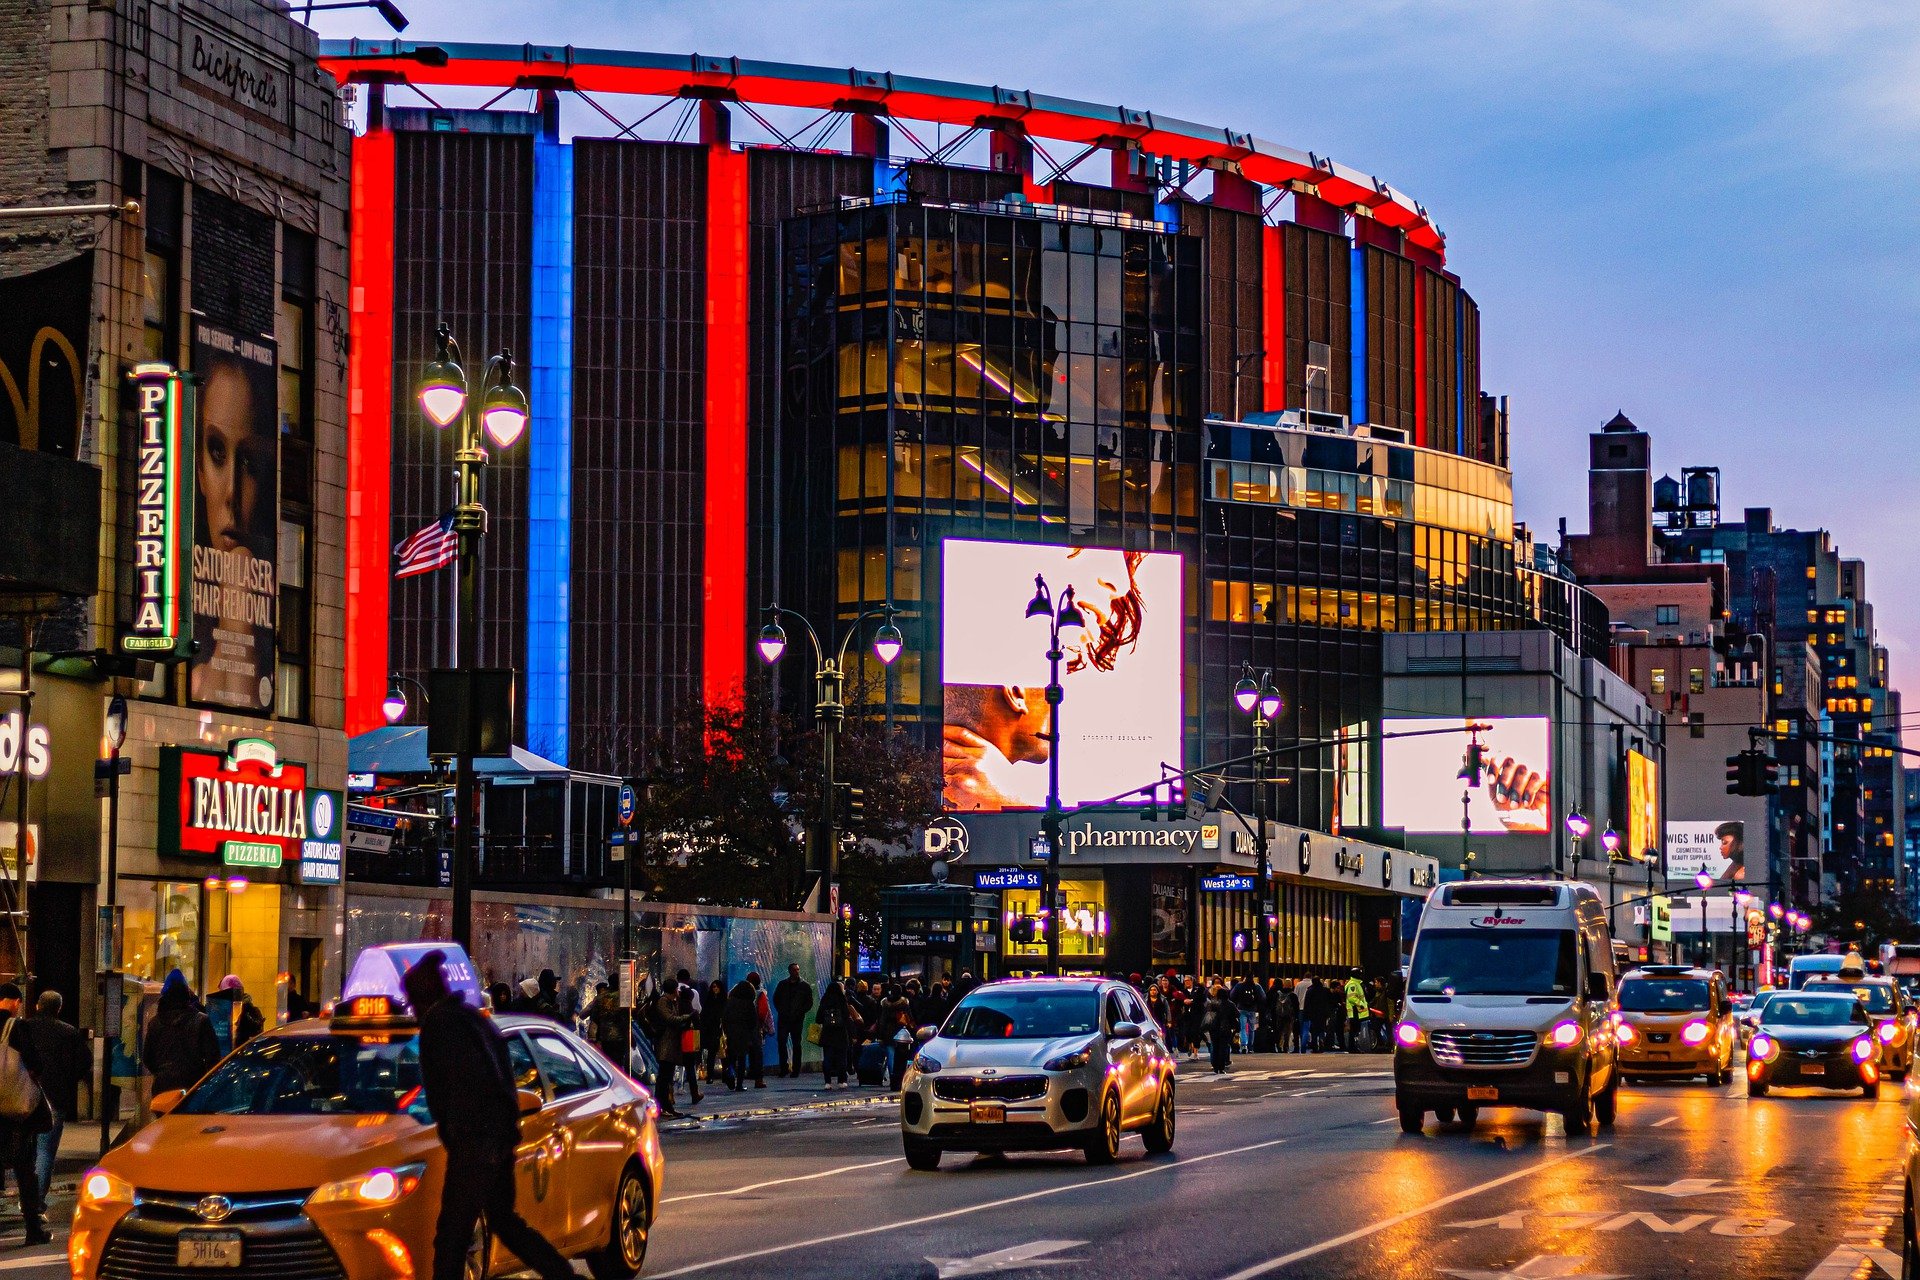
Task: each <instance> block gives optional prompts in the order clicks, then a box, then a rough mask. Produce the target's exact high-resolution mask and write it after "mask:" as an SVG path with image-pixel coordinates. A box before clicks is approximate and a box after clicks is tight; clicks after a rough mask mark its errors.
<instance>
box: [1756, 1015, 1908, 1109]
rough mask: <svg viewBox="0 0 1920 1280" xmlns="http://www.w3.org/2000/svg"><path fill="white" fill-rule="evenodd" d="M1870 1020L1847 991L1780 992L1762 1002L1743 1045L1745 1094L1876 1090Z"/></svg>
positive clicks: (1872, 1093) (1870, 1092)
mask: <svg viewBox="0 0 1920 1280" xmlns="http://www.w3.org/2000/svg"><path fill="white" fill-rule="evenodd" d="M1878 1058H1879V1054H1878V1052H1877V1046H1876V1045H1875V1043H1874V1038H1873V1021H1872V1019H1870V1018H1869V1017H1868V1016H1867V1011H1866V1010H1865V1009H1863V1008H1862V1007H1861V1005H1860V1002H1859V1001H1858V1000H1856V999H1854V998H1853V993H1852V992H1851V991H1848V992H1843V993H1835V994H1827V993H1825V992H1815V991H1794V992H1783V993H1782V994H1780V995H1778V996H1775V997H1774V998H1773V999H1772V1000H1770V1001H1769V1002H1768V1003H1767V1007H1766V1009H1765V1010H1764V1011H1763V1012H1762V1013H1761V1015H1760V1026H1759V1028H1758V1029H1757V1030H1756V1031H1755V1032H1754V1036H1753V1039H1752V1041H1751V1042H1749V1043H1748V1045H1747V1093H1748V1095H1749V1096H1750V1097H1755V1098H1764V1097H1766V1096H1767V1090H1769V1089H1771V1088H1775V1087H1784V1086H1807V1087H1810V1088H1818V1089H1858V1090H1860V1092H1862V1093H1864V1094H1865V1095H1866V1096H1867V1097H1869V1098H1873V1097H1878V1096H1879V1093H1880V1066H1879V1062H1878Z"/></svg>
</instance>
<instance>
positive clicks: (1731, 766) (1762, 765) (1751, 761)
mask: <svg viewBox="0 0 1920 1280" xmlns="http://www.w3.org/2000/svg"><path fill="white" fill-rule="evenodd" d="M1779 789H1780V766H1779V764H1778V763H1777V762H1776V761H1775V760H1774V758H1773V757H1772V756H1770V755H1768V754H1767V753H1766V752H1764V751H1762V750H1760V749H1759V748H1758V747H1748V748H1747V749H1746V750H1745V751H1742V752H1741V753H1740V754H1739V755H1737V756H1728V757H1727V794H1728V795H1730V796H1765V795H1772V794H1773V793H1774V792H1776V791H1778V790H1779Z"/></svg>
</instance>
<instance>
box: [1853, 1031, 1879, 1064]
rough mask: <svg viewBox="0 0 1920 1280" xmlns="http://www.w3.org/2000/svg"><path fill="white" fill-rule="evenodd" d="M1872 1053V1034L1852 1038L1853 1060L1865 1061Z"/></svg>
mask: <svg viewBox="0 0 1920 1280" xmlns="http://www.w3.org/2000/svg"><path fill="white" fill-rule="evenodd" d="M1873 1054H1874V1048H1873V1037H1872V1036H1859V1037H1857V1038H1856V1039H1855V1040H1854V1042H1853V1060H1854V1061H1855V1062H1865V1061H1866V1060H1867V1059H1868V1058H1871V1057H1872V1056H1873Z"/></svg>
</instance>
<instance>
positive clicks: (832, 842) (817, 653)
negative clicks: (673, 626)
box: [758, 601, 907, 961]
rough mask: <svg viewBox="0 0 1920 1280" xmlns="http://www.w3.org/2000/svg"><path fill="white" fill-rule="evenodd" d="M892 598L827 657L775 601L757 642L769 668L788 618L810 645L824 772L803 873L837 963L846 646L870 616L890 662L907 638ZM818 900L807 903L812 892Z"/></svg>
mask: <svg viewBox="0 0 1920 1280" xmlns="http://www.w3.org/2000/svg"><path fill="white" fill-rule="evenodd" d="M897 612H898V610H896V609H895V608H894V607H893V603H892V602H891V601H889V602H887V603H886V604H883V605H880V606H879V607H877V608H873V609H868V610H866V611H865V612H863V613H861V614H860V615H859V616H858V617H856V618H855V619H854V620H853V621H852V622H851V623H849V624H848V626H847V629H846V631H845V632H844V633H843V634H842V635H841V637H840V644H839V646H838V647H837V648H836V649H835V650H834V656H833V658H832V659H831V660H829V659H828V657H827V651H826V650H825V649H824V648H822V647H821V644H820V635H819V633H818V632H817V631H815V630H814V629H813V624H812V623H811V622H808V621H807V619H806V618H805V617H804V616H803V615H801V614H798V613H795V612H794V611H793V610H792V609H783V608H781V607H780V606H779V605H777V604H769V605H768V606H767V607H766V619H767V621H766V625H765V626H763V627H761V628H760V639H759V641H758V645H759V649H760V657H761V658H762V659H764V660H765V661H766V663H767V665H769V666H772V665H773V664H774V663H776V662H778V661H780V655H781V654H783V653H785V652H786V651H787V632H786V629H785V628H784V627H782V626H781V625H780V619H782V618H789V619H791V620H793V621H794V622H797V623H798V624H799V625H800V628H801V630H802V631H804V632H805V633H806V636H807V639H808V641H809V642H811V643H812V645H813V683H814V706H813V714H814V719H815V720H817V721H818V722H819V725H820V771H821V774H822V775H823V777H822V783H823V785H822V786H821V789H820V805H819V808H818V810H817V811H816V815H815V818H814V822H813V830H812V833H811V838H810V839H809V840H808V847H807V874H808V876H809V877H810V878H811V879H812V880H813V882H814V885H813V887H812V888H810V889H809V891H808V894H809V899H810V905H812V906H813V907H814V908H815V909H816V910H820V911H826V912H829V913H831V914H832V916H833V928H834V933H835V937H834V939H833V955H834V957H835V958H836V961H837V960H838V959H839V957H840V947H841V942H842V938H841V936H840V935H841V920H842V912H841V911H840V909H839V907H840V904H839V894H838V888H839V883H840V833H839V830H838V825H839V824H838V816H839V815H838V802H839V794H838V789H837V784H836V783H835V781H834V776H833V775H834V764H835V756H836V754H837V749H838V747H839V742H840V726H841V725H842V724H843V723H844V722H845V721H846V718H847V709H846V703H845V696H846V679H847V675H846V671H847V650H848V648H849V647H850V646H851V645H852V644H853V638H854V636H855V635H857V634H859V631H860V628H861V626H862V625H864V624H865V623H866V622H867V621H868V619H871V618H878V619H880V626H879V627H878V628H877V629H876V630H875V631H874V633H873V656H874V657H876V658H878V659H880V661H881V663H882V664H884V665H886V666H892V665H893V660H894V659H895V658H898V657H899V656H900V651H901V650H903V649H905V648H906V647H907V642H906V639H905V638H904V637H903V636H902V635H901V634H900V628H899V627H896V626H895V625H894V624H893V618H894V615H895V613H897ZM816 894H817V895H818V901H811V900H812V899H813V898H814V896H815V895H816Z"/></svg>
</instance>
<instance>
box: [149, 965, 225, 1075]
mask: <svg viewBox="0 0 1920 1280" xmlns="http://www.w3.org/2000/svg"><path fill="white" fill-rule="evenodd" d="M140 1060H141V1061H142V1062H144V1063H145V1064H146V1067H147V1070H148V1071H150V1072H152V1073H153V1091H154V1092H155V1093H165V1092H166V1091H167V1090H169V1089H191V1088H192V1087H193V1086H194V1085H195V1084H196V1083H198V1082H199V1080H200V1077H201V1076H204V1075H205V1074H207V1072H209V1071H211V1070H212V1069H213V1064H214V1063H216V1062H218V1061H220V1041H219V1040H218V1038H216V1036H215V1035H214V1030H213V1020H212V1019H210V1018H208V1017H207V1015H206V1011H205V1010H203V1009H201V1007H200V1002H199V1001H198V1000H195V999H194V998H193V989H192V988H191V987H189V986H187V978H186V975H185V974H183V973H181V972H180V971H179V970H178V969H175V970H174V971H173V972H171V973H169V974H168V975H167V980H166V981H165V982H163V983H162V984H161V985H160V1003H159V1006H158V1008H156V1009H155V1010H154V1014H153V1020H152V1021H151V1022H149V1023H147V1034H146V1035H145V1036H144V1037H143V1038H142V1039H141V1042H140Z"/></svg>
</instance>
